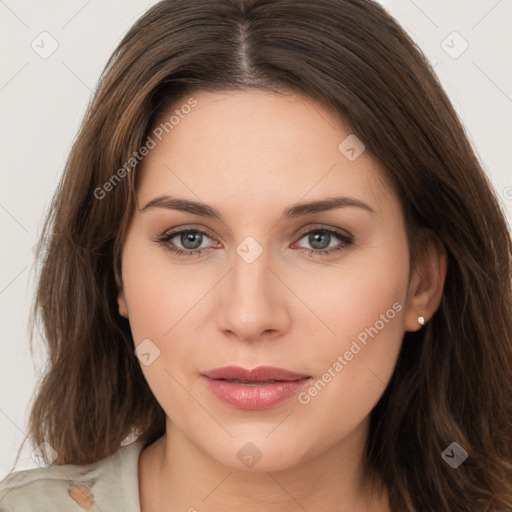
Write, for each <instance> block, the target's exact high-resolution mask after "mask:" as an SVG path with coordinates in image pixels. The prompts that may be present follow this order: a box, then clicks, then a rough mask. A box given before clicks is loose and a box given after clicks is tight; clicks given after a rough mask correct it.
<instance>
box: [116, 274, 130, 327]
mask: <svg viewBox="0 0 512 512" xmlns="http://www.w3.org/2000/svg"><path fill="white" fill-rule="evenodd" d="M116 284H117V305H118V307H119V314H120V315H121V316H123V317H124V318H128V303H127V302H126V296H125V294H124V286H123V281H122V279H121V277H119V276H118V275H117V273H116Z"/></svg>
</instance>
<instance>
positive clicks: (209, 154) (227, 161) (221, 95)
mask: <svg viewBox="0 0 512 512" xmlns="http://www.w3.org/2000/svg"><path fill="white" fill-rule="evenodd" d="M190 105H193V107H191V108H190V107H189V106H190ZM150 136H151V137H152V138H153V139H154V141H155V143H156V145H155V147H154V148H153V149H151V151H150V152H149V154H148V155H147V156H146V157H145V158H144V160H143V162H142V164H141V167H140V169H139V171H138V172H139V173H140V176H139V177H138V196H139V198H140V201H139V204H140V203H141V202H143V201H145V200H146V201H147V200H149V199H151V198H152V197H153V196H155V195H160V194H166V193H169V194H173V195H177V194H181V195H186V196H188V197H190V198H192V196H196V197H195V199H198V198H204V199H205V200H206V199H208V202H209V203H211V202H212V201H214V200H215V198H218V200H219V201H222V202H223V203H225V204H226V203H227V204H231V203H229V202H230V201H231V202H236V201H240V200H243V201H244V204H245V206H246V207H248V206H249V204H250V202H251V200H252V201H254V200H256V201H259V202H261V201H263V199H264V200H265V203H266V206H267V207H268V208H272V207H273V206H274V203H275V207H279V205H281V204H282V203H283V202H286V203H287V204H288V203H290V202H292V203H293V202H296V201H298V200H300V199H301V198H303V197H304V198H305V199H308V200H313V199H316V198H320V197H321V198H324V197H326V196H332V195H340V194H343V195H347V196H351V195H352V196H357V195H359V196H361V195H363V196H364V197H366V198H367V199H368V200H371V201H373V203H374V205H376V207H377V208H382V207H384V206H385V205H386V203H388V202H389V201H390V200H391V201H395V202H396V200H395V198H393V194H392V191H391V189H390V187H388V186H387V184H386V178H385V174H384V171H383V169H382V168H381V167H380V166H379V164H378V163H377V161H376V160H374V159H373V158H372V157H371V156H370V155H369V154H368V152H367V151H365V150H363V148H364V145H362V143H361V142H360V141H358V139H356V138H355V136H354V135H353V134H352V133H351V131H350V128H349V127H348V125H347V124H346V123H343V122H342V121H341V119H340V118H339V116H336V115H335V114H334V113H333V112H331V111H329V110H328V109H327V108H326V107H324V106H322V105H321V104H319V103H318V102H316V101H314V100H312V99H310V98H307V97H305V96H302V95H298V94H295V93H291V92H288V93H283V94H281V93H280V94H277V93H271V92H264V91H259V90H251V91H229V92H206V91H197V92H195V93H192V94H190V96H184V97H182V98H180V99H179V100H177V101H176V102H175V103H174V104H173V105H172V107H170V108H168V109H166V111H165V112H162V113H161V114H160V115H159V117H158V118H157V120H156V122H155V125H154V127H153V129H152V132H151V134H150ZM350 146H353V148H354V149H355V152H354V151H352V153H350V152H349V153H347V152H346V150H347V148H349V149H351V147H350ZM361 151H362V153H361V154H360V155H359V156H357V155H358V153H359V152H361ZM354 155H355V156H356V157H357V158H355V159H354V158H353V156H354ZM349 157H350V158H349ZM212 194H213V195H212Z"/></svg>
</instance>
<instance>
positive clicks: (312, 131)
mask: <svg viewBox="0 0 512 512" xmlns="http://www.w3.org/2000/svg"><path fill="white" fill-rule="evenodd" d="M194 100H195V101H194ZM196 102H197V103H196ZM185 105H193V107H191V108H189V107H184V106H185ZM176 110H178V112H175V111H176ZM173 112H175V117H174V118H173V121H169V119H170V117H171V115H173ZM160 122H162V123H165V122H167V125H161V126H160V128H159V127H158V123H160ZM158 123H157V126H155V130H154V131H153V134H152V135H150V136H151V137H152V139H153V142H155V143H156V146H155V147H153V148H152V149H149V150H148V154H147V156H146V157H145V158H144V160H143V162H142V167H141V169H139V170H138V172H140V173H141V174H140V175H139V176H138V179H139V181H138V189H137V197H138V204H139V209H138V210H137V211H136V212H135V214H134V216H133V218H132V221H131V225H130V228H129V231H128V233H127V237H126V239H125V244H124V249H123V255H122V280H123V283H122V288H121V289H120V293H119V299H118V301H119V307H120V312H121V314H122V315H123V316H126V317H128V318H129V321H130V325H131V329H132V333H133V338H134V341H135V345H136V346H138V348H137V355H138V357H139V359H140V360H141V365H142V370H143V371H144V375H145V377H146V379H147V381H148V383H149V385H150V387H151V389H152V391H153V393H154V395H155V397H156V399H157V400H158V402H159V403H160V404H161V406H162V408H163V409H164V411H165V413H166V415H167V417H168V420H169V421H168V427H169V428H170V429H171V430H174V431H175V432H176V433H177V434H178V435H180V436H181V437H182V438H183V439H185V440H186V441H187V442H189V443H190V446H193V447H194V449H198V450H200V452H201V453H203V454H207V455H209V456H211V457H212V458H213V459H214V460H216V461H217V462H220V463H222V464H225V465H228V466H231V467H235V468H242V469H243V468H250V467H252V466H254V467H255V468H256V469H258V470H278V469H284V468H289V467H292V466H295V465H297V464H300V463H303V462H305V461H307V460H312V458H313V457H315V456H318V455H321V454H323V453H325V452H326V451H327V450H336V449H337V448H340V447H343V446H345V447H347V446H359V445H360V442H362V441H363V440H364V437H365V436H366V435H367V432H366V428H367V425H368V415H369V413H370V411H371V410H372V408H373V407H374V406H375V404H376V403H377V401H378V400H379V398H380V397H381V395H382V393H383V392H384V390H385V387H386V385H387V383H388V381H389V379H390V376H391V374H392V372H393V369H394V367H395V363H396V360H397V357H398V353H399V350H400V345H401V340H402V337H403V334H404V332H405V330H406V329H410V330H413V329H415V328H416V327H415V326H414V321H413V319H414V318H416V317H417V313H418V312H414V311H411V310H412V308H413V306H412V305H411V303H410V301H409V300H408V293H409V286H410V283H409V249H408V242H407V239H406V231H405V224H404V218H403V214H402V212H401V208H400V205H399V202H398V200H397V198H396V196H395V195H394V193H393V192H392V191H391V189H390V188H389V187H388V186H387V185H386V180H385V177H384V174H383V172H382V170H381V169H380V168H379V166H378V164H377V163H376V162H375V161H374V160H373V159H372V158H371V157H370V156H369V154H368V152H366V151H364V146H362V144H361V142H359V141H358V140H357V139H355V138H354V136H353V135H351V134H350V132H349V131H347V130H346V129H344V127H343V126H341V125H340V123H339V122H336V120H335V119H334V118H333V117H331V115H330V114H329V112H328V111H326V110H324V109H323V108H322V107H321V106H320V105H318V104H316V103H313V102H311V101H307V100H306V99H304V98H303V97H301V96H298V95H294V94H289V95H286V96H285V95H277V94H272V93H266V92H261V91H258V92H254V91H253V92H227V93H211V92H210V93H207V92H198V93H197V94H194V95H193V99H190V98H188V97H187V98H184V99H183V101H182V102H180V103H177V104H176V105H175V106H174V108H173V109H172V111H169V112H167V113H166V114H165V115H163V116H162V118H161V119H160V120H159V121H158ZM163 126H165V128H162V127H163ZM347 137H348V139H347ZM160 138H161V140H159V139H160ZM153 145H154V144H153V143H149V144H148V146H153ZM334 199H336V201H334ZM180 231H185V233H180ZM175 251H180V253H177V252H175ZM417 327H419V325H418V326H417ZM226 367H227V368H226ZM232 367H238V369H233V368H232ZM258 367H272V368H274V369H273V370H272V369H268V368H266V369H265V368H263V369H260V370H258V371H256V372H251V371H250V370H253V369H255V368H258ZM219 368H220V369H219ZM340 453H341V452H340ZM345 453H346V452H345Z"/></svg>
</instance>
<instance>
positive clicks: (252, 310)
mask: <svg viewBox="0 0 512 512" xmlns="http://www.w3.org/2000/svg"><path fill="white" fill-rule="evenodd" d="M234 259H235V261H234V265H233V268H232V269H231V271H230V272H229V274H228V275H227V276H226V278H225V279H224V280H223V281H225V282H224V286H223V287H222V291H221V294H220V297H219V303H218V307H219V312H218V313H219V314H218V315H217V325H218V328H219V329H220V330H221V331H222V332H223V333H224V334H225V335H227V336H230V337H231V338H233V339H235V340H240V341H257V340H262V339H267V340H268V339H277V338H279V337H281V336H283V335H284V334H285V333H286V332H287V331H288V329H289V328H290V323H291V321H290V320H291V319H290V311H289V308H288V303H289V301H290V297H289V292H287V289H286V287H285V286H284V285H283V283H282V281H281V280H280V279H279V278H278V276H277V275H278V272H276V270H275V269H273V268H270V266H271V262H270V261H269V256H268V255H267V253H266V251H264V252H263V253H262V254H261V255H260V256H259V257H258V258H257V259H256V260H255V261H253V262H252V263H248V262H247V261H245V260H244V259H243V258H241V257H240V256H239V255H238V254H237V255H235V257H234Z"/></svg>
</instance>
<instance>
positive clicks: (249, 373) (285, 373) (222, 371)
mask: <svg viewBox="0 0 512 512" xmlns="http://www.w3.org/2000/svg"><path fill="white" fill-rule="evenodd" d="M203 375H204V376H206V377H208V378H210V379H219V380H221V379H224V380H241V381H249V382H268V381H272V380H277V381H294V380H300V379H305V378H308V377H310V376H309V375H305V374H303V373H295V372H291V371H290V370H285V369H284V368H278V367H276V366H258V367H256V368H252V369H247V368H242V367H240V366H223V367H221V368H212V369H211V370H208V371H206V372H204V373H203Z"/></svg>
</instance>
